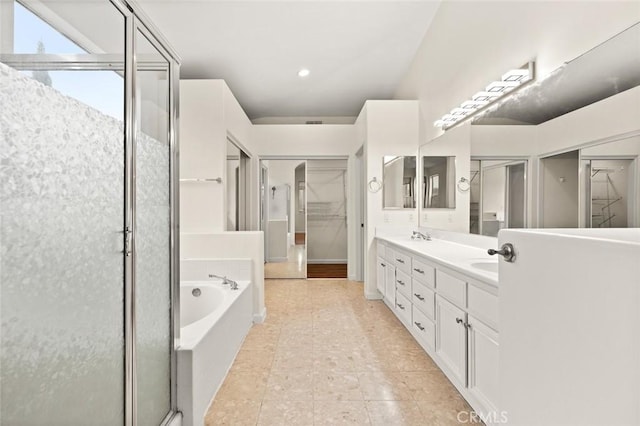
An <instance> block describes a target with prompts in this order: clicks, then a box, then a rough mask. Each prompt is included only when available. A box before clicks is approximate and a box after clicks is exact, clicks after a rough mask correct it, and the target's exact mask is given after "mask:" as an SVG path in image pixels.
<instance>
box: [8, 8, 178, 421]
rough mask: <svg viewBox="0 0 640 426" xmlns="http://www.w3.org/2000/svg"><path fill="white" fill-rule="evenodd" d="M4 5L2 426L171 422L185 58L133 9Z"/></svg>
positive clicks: (173, 397)
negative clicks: (180, 90) (179, 104)
mask: <svg viewBox="0 0 640 426" xmlns="http://www.w3.org/2000/svg"><path fill="white" fill-rule="evenodd" d="M1 3H2V4H1V5H0V12H2V14H3V15H2V17H3V24H4V23H7V22H9V23H11V24H13V25H6V26H5V25H2V26H0V49H1V50H0V129H2V131H1V132H0V318H1V323H2V329H1V333H0V362H1V368H0V424H2V425H5V424H6V425H35V426H39V425H69V426H75V425H78V426H84V425H118V426H122V425H126V426H134V425H141V426H143V425H159V424H166V423H167V422H169V421H170V420H171V418H172V416H173V415H174V414H175V412H176V400H175V380H174V378H175V374H176V368H175V347H176V344H175V341H176V339H177V338H178V337H179V336H178V330H179V328H177V327H176V326H175V324H176V321H177V320H178V318H179V313H178V312H177V311H178V307H177V306H178V301H177V292H175V291H174V288H175V287H177V284H178V268H177V263H178V262H177V259H178V257H179V256H178V248H177V241H176V235H177V225H176V224H177V223H178V217H177V211H178V210H177V206H176V202H175V200H177V199H178V197H177V188H176V185H175V184H174V182H175V181H176V176H177V170H176V169H175V167H176V161H175V160H176V158H177V153H176V140H175V133H176V132H175V125H176V123H177V113H176V102H175V100H176V98H177V96H176V94H177V92H176V90H177V87H178V85H177V84H176V83H177V76H178V66H179V65H178V63H177V61H176V59H175V55H173V54H171V53H168V50H167V49H166V48H165V47H164V45H163V44H162V42H160V41H158V38H157V37H156V36H154V34H153V33H152V32H151V31H149V30H148V29H147V27H146V24H145V23H144V22H143V21H142V20H141V19H139V18H138V15H137V10H138V9H137V7H136V6H135V4H129V3H126V2H125V1H120V0H113V1H109V0H96V1H91V2H73V5H70V4H69V3H68V2H47V7H44V8H42V7H37V5H35V6H34V4H35V3H36V2H25V3H24V5H23V4H22V3H19V2H12V1H4V2H1ZM27 6H29V7H33V10H31V9H30V8H29V7H27ZM36 12H37V13H36ZM54 18H64V19H54ZM62 20H64V21H65V23H66V24H68V25H65V26H64V30H65V32H64V33H63V32H61V31H58V30H57V29H56V27H54V26H52V25H50V24H49V22H51V23H55V24H58V25H59V24H60V22H62ZM7 28H10V29H11V30H12V31H10V32H8V31H6V29H7ZM96 28H99V31H97V32H94V29H96ZM36 49H37V51H36ZM34 52H35V53H34ZM45 52H46V53H45Z"/></svg>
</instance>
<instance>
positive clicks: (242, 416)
mask: <svg viewBox="0 0 640 426" xmlns="http://www.w3.org/2000/svg"><path fill="white" fill-rule="evenodd" d="M260 405H261V401H247V400H222V401H221V400H217V399H216V400H215V401H214V402H213V404H211V407H210V408H209V412H208V413H207V415H206V417H205V425H206V426H245V425H247V426H249V425H252V426H253V425H255V424H256V423H257V421H258V414H259V412H260Z"/></svg>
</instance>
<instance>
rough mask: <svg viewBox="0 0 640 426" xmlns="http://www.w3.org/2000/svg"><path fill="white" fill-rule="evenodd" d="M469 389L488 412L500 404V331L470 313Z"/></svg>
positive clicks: (494, 409)
mask: <svg viewBox="0 0 640 426" xmlns="http://www.w3.org/2000/svg"><path fill="white" fill-rule="evenodd" d="M468 324H469V325H468V339H469V347H468V351H469V383H468V385H467V386H468V388H469V390H470V391H471V392H472V393H473V394H474V395H475V396H476V397H477V398H478V400H480V401H481V402H482V404H483V405H484V406H485V409H486V412H490V411H496V410H497V408H496V407H497V406H498V401H497V398H498V381H499V379H500V377H499V372H498V350H499V345H498V333H496V332H495V331H494V330H492V329H491V328H489V327H488V326H487V325H485V324H484V323H482V322H480V321H478V320H477V319H476V318H474V317H472V316H471V315H469V318H468Z"/></svg>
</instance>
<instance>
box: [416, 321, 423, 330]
mask: <svg viewBox="0 0 640 426" xmlns="http://www.w3.org/2000/svg"><path fill="white" fill-rule="evenodd" d="M414 324H415V325H416V327H418V328H419V329H420V331H424V327H423V326H422V324H420V323H419V322H414Z"/></svg>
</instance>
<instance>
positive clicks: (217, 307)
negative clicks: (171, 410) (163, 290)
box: [178, 281, 253, 426]
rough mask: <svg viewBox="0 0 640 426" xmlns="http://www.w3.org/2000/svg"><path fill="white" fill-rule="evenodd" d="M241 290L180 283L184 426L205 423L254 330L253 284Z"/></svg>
mask: <svg viewBox="0 0 640 426" xmlns="http://www.w3.org/2000/svg"><path fill="white" fill-rule="evenodd" d="M238 287H239V288H238V290H231V289H230V288H229V286H228V285H225V286H223V285H222V283H221V282H220V281H186V282H185V281H183V282H181V284H180V322H181V327H180V347H179V348H178V408H179V409H180V411H182V414H183V425H185V426H191V425H195V426H201V425H203V424H204V415H205V414H206V410H207V407H208V406H209V404H210V403H211V400H212V399H213V397H214V396H215V394H216V392H217V391H218V389H219V388H220V385H222V382H223V381H224V378H225V376H226V375H227V372H228V371H229V368H230V367H231V364H232V363H233V360H234V358H235V356H236V354H237V353H238V350H239V349H240V346H241V345H242V341H243V340H244V338H245V336H246V335H247V332H248V331H249V329H250V328H251V325H252V306H253V305H252V300H253V299H252V294H251V285H250V283H249V282H248V281H239V282H238ZM196 289H197V290H200V295H199V296H195V295H194V290H196ZM196 293H197V291H196Z"/></svg>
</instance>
